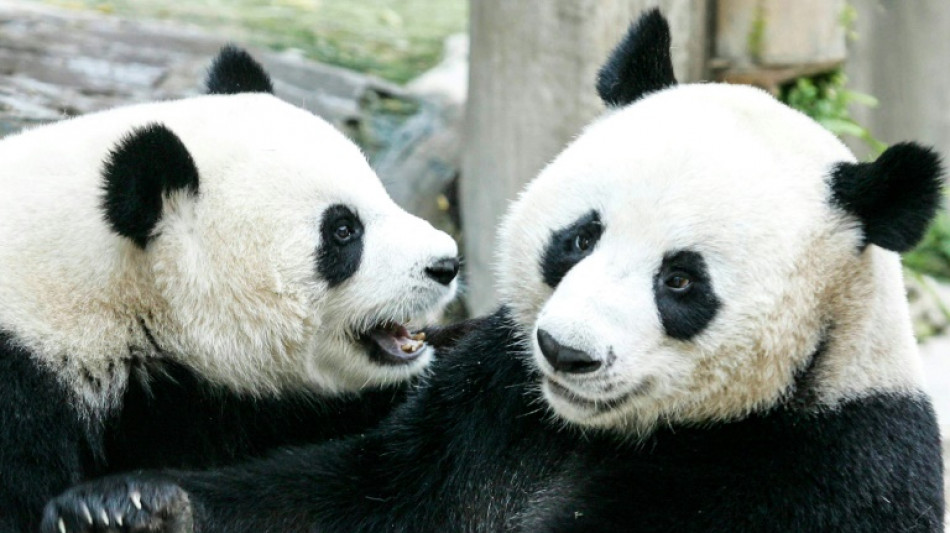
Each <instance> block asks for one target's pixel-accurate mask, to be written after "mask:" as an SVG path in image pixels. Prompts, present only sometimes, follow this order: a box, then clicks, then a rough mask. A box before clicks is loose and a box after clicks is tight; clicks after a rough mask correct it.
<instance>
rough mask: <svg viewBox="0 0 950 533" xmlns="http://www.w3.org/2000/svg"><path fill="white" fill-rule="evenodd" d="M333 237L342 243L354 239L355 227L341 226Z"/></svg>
mask: <svg viewBox="0 0 950 533" xmlns="http://www.w3.org/2000/svg"><path fill="white" fill-rule="evenodd" d="M333 237H334V238H335V239H336V240H337V241H338V242H341V243H343V242H346V241H348V240H350V238H352V237H353V226H350V225H349V224H341V225H340V226H338V227H337V228H336V230H334V231H333Z"/></svg>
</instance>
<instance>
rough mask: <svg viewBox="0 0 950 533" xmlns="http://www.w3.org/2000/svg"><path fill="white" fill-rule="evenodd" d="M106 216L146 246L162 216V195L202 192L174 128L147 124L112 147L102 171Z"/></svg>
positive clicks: (118, 231) (103, 206)
mask: <svg viewBox="0 0 950 533" xmlns="http://www.w3.org/2000/svg"><path fill="white" fill-rule="evenodd" d="M102 177H103V179H104V181H105V185H104V190H105V196H104V197H103V201H102V208H103V211H105V217H106V220H107V221H108V222H109V225H110V226H111V227H112V229H113V230H115V232H116V233H118V234H119V235H123V236H125V237H128V238H129V239H132V241H134V242H135V244H137V245H139V246H140V247H142V248H145V245H146V244H148V241H149V238H150V237H151V234H152V231H153V230H154V228H155V225H156V224H157V223H158V221H159V219H161V217H162V205H163V202H164V199H163V197H165V196H168V195H169V194H171V193H173V192H175V191H185V192H186V193H188V194H192V195H194V194H197V192H198V168H197V167H196V166H195V162H194V160H193V159H192V158H191V154H190V153H188V149H187V148H185V145H184V144H183V143H182V142H181V139H179V138H178V136H177V135H175V134H174V133H173V132H172V131H171V130H169V129H168V128H167V127H165V126H164V125H162V124H148V125H146V126H143V127H141V128H137V129H135V130H133V131H132V132H131V133H130V134H129V135H127V136H126V137H125V138H123V139H122V140H121V141H119V142H118V144H116V146H115V148H113V149H112V151H111V153H110V154H109V157H108V159H107V160H106V163H105V166H104V168H103V171H102Z"/></svg>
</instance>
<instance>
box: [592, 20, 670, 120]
mask: <svg viewBox="0 0 950 533" xmlns="http://www.w3.org/2000/svg"><path fill="white" fill-rule="evenodd" d="M673 85H676V78H675V77H674V76H673V59H672V57H671V56H670V26H669V24H667V22H666V19H665V18H663V15H661V14H660V10H659V9H656V8H654V9H651V10H650V11H647V12H646V13H644V14H643V15H641V16H640V18H639V19H637V21H636V22H634V23H633V24H631V25H630V29H629V30H628V31H627V35H626V36H625V37H624V38H623V40H622V41H620V44H618V45H617V47H616V48H614V51H613V53H611V54H610V58H608V59H607V62H606V63H604V65H603V66H602V67H600V73H598V75H597V93H598V94H599V95H600V99H601V100H603V101H604V103H605V104H607V106H608V107H621V106H625V105H627V104H629V103H631V102H634V101H636V100H639V99H640V98H643V96H644V95H646V94H648V93H651V92H654V91H659V90H662V89H666V88H667V87H672V86H673Z"/></svg>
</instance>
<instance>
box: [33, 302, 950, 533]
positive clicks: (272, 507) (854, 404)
mask: <svg viewBox="0 0 950 533" xmlns="http://www.w3.org/2000/svg"><path fill="white" fill-rule="evenodd" d="M508 323H509V321H508V319H507V317H506V316H505V313H504V312H501V313H499V314H497V315H495V316H494V317H493V318H491V319H490V320H489V321H488V322H486V323H485V324H484V327H483V328H482V329H480V330H478V331H476V332H475V333H473V334H472V335H469V336H467V337H465V338H463V339H462V341H461V342H460V344H459V345H458V348H457V350H456V351H455V352H452V353H450V354H449V355H447V356H446V357H444V358H442V359H440V360H438V361H437V362H436V368H435V371H434V373H433V377H432V379H431V381H429V382H428V383H426V384H425V385H424V386H423V387H422V388H420V389H417V390H415V391H413V392H412V393H411V395H410V398H409V399H408V400H407V402H406V403H405V404H403V405H402V406H401V407H399V408H398V409H397V410H396V411H395V412H394V414H393V416H391V417H390V418H389V419H387V420H386V421H384V422H383V423H382V424H381V425H380V426H379V427H378V428H376V429H374V430H373V431H371V432H369V433H367V434H365V435H363V436H356V437H352V438H348V439H345V440H342V441H335V442H332V443H329V444H324V445H321V446H315V447H307V448H299V449H293V450H286V451H282V452H278V453H276V454H274V455H272V456H271V457H269V458H266V459H263V460H258V461H254V462H251V463H248V464H246V465H242V466H237V467H230V468H226V469H221V470H216V471H209V472H171V471H169V472H164V473H158V474H148V475H147V476H146V477H137V476H134V475H133V476H121V477H118V478H111V479H108V480H104V481H103V480H100V481H97V482H95V483H94V484H92V485H91V486H90V485H87V486H84V487H80V488H76V489H72V490H71V491H70V492H68V493H66V494H64V495H63V496H61V497H60V498H58V499H57V500H55V501H54V502H52V503H51V504H50V505H49V506H48V507H47V515H46V516H47V521H46V524H45V528H44V529H43V531H44V532H46V533H55V531H56V530H55V524H56V520H57V518H58V517H60V516H62V517H64V519H68V520H70V523H75V522H76V521H77V520H76V518H75V517H76V516H77V514H78V513H79V512H80V509H81V504H87V505H92V506H93V509H94V510H96V511H98V510H99V509H109V510H115V511H121V510H122V509H124V508H127V503H126V502H127V501H128V496H129V493H130V491H131V490H138V491H143V490H145V489H149V487H151V488H150V489H149V490H148V492H149V494H155V495H156V496H155V497H156V498H157V499H159V500H160V501H158V502H157V505H158V506H159V507H161V508H162V509H164V510H167V509H168V508H170V507H176V508H179V509H180V508H182V507H183V506H184V507H186V508H187V507H190V508H191V510H192V511H193V513H194V521H195V528H196V531H200V532H203V533H207V532H218V533H237V532H257V533H265V532H297V531H300V532H302V531H308V532H337V531H347V532H378V531H386V532H391V533H397V532H402V533H409V532H413V533H424V532H442V531H470V532H495V531H523V532H559V533H565V532H590V531H598V532H636V531H645V532H673V531H676V532H685V533H689V532H707V533H708V532H713V533H715V532H730V533H732V532H735V531H756V532H773V531H774V532H789V531H809V532H811V531H815V532H867V531H913V532H934V531H941V530H942V525H941V524H942V520H943V507H944V503H943V481H942V468H941V460H940V437H939V433H938V429H937V424H936V420H935V416H934V413H933V411H932V409H931V407H930V405H929V403H928V401H927V400H926V399H925V398H924V397H922V396H920V397H918V396H913V395H902V394H879V395H871V396H867V397H864V398H861V399H856V400H852V401H848V402H845V403H843V404H841V405H840V406H838V407H836V408H834V409H828V410H825V411H821V412H811V411H805V410H801V409H799V408H796V406H795V405H794V404H788V405H784V406H777V407H775V408H773V409H771V410H769V411H767V412H762V413H757V414H753V415H750V416H749V417H747V418H745V419H743V420H739V421H735V422H732V423H722V424H717V425H713V426H709V427H669V428H668V427H661V428H660V429H659V430H657V431H656V433H655V434H653V435H652V436H650V437H649V438H647V439H646V440H645V441H643V442H640V443H637V442H632V441H630V440H624V439H621V438H618V437H615V436H612V435H607V434H599V433H596V432H587V433H586V434H585V435H581V434H579V433H578V432H576V431H573V430H570V429H565V428H562V427H561V426H560V424H559V423H557V422H552V421H551V419H550V417H549V415H548V414H547V413H546V412H545V411H544V409H543V407H542V404H541V403H540V400H539V398H538V397H537V379H538V377H537V376H536V375H535V374H534V372H533V371H532V370H531V367H530V365H529V364H528V363H527V362H526V360H525V358H524V354H523V350H522V348H521V347H520V346H519V345H517V344H516V343H515V341H514V339H517V338H518V336H519V333H518V332H517V331H516V330H514V329H512V328H511V327H510V326H509V325H508ZM170 483H175V484H178V485H180V486H181V487H183V488H184V489H185V490H186V491H187V498H188V499H190V504H191V505H190V506H189V505H188V502H187V501H184V498H185V495H182V494H180V493H175V492H174V485H171V484H170ZM176 494H177V496H176ZM169 495H172V496H175V498H173V499H172V501H171V502H169V501H168V498H169ZM145 503H148V502H145ZM179 512H181V511H179ZM94 514H95V513H94ZM151 518H154V517H151ZM151 518H150V519H151ZM137 520H141V519H140V518H137ZM80 531H83V530H82V529H80ZM165 531H177V530H175V529H173V528H169V529H167V530H165Z"/></svg>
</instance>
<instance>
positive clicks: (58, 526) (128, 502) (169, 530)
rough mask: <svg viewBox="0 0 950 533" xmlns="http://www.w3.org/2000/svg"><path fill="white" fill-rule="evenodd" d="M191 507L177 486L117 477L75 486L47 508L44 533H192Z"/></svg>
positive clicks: (138, 476) (134, 476)
mask: <svg viewBox="0 0 950 533" xmlns="http://www.w3.org/2000/svg"><path fill="white" fill-rule="evenodd" d="M192 515H193V513H192V508H191V502H190V501H189V499H188V494H187V493H186V492H185V491H184V490H182V489H181V487H179V486H178V485H176V484H175V483H174V482H172V481H169V480H166V479H164V478H161V477H158V476H153V475H141V474H130V475H117V476H110V477H106V478H102V479H97V480H94V481H91V482H88V483H84V484H82V485H78V486H76V487H73V488H71V489H69V490H67V491H66V492H64V493H63V494H61V495H59V496H58V497H56V498H55V499H54V500H52V501H50V502H49V503H48V504H47V505H46V509H45V510H44V511H43V522H42V526H41V528H40V530H41V531H42V532H43V533H113V532H115V533H192V532H193V531H194V525H193V520H192Z"/></svg>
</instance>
